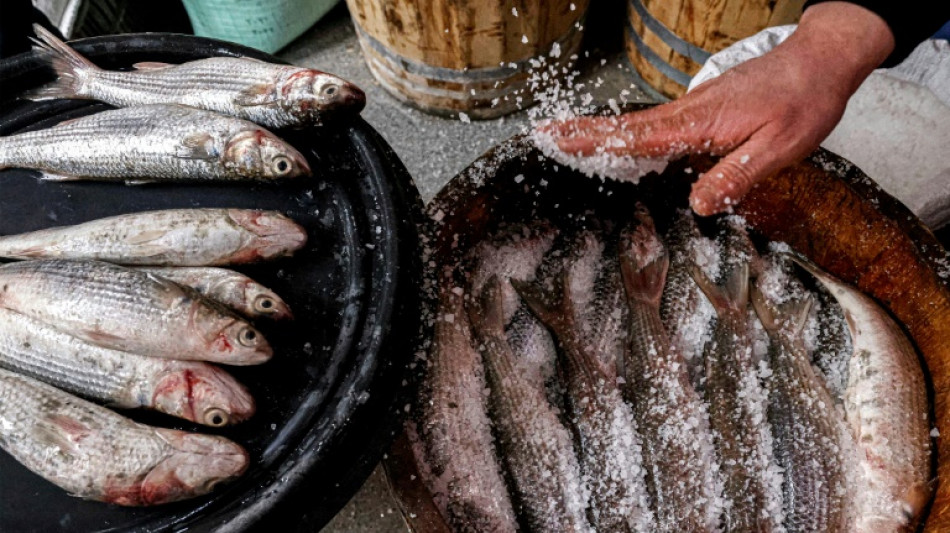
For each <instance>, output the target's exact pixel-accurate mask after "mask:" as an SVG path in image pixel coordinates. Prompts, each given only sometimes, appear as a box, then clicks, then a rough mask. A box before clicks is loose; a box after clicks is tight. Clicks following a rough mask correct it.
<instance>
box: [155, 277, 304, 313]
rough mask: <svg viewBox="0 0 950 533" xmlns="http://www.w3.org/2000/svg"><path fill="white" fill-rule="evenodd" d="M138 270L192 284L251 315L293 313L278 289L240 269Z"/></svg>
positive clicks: (211, 296)
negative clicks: (259, 281)
mask: <svg viewBox="0 0 950 533" xmlns="http://www.w3.org/2000/svg"><path fill="white" fill-rule="evenodd" d="M138 270H141V271H142V272H147V273H149V274H152V275H154V276H158V277H160V278H165V279H167V280H170V281H174V282H175V283H177V284H179V285H184V286H186V287H190V288H192V289H194V290H196V291H198V292H199V293H200V294H202V295H203V296H206V297H208V298H210V299H212V300H214V301H216V302H218V303H220V304H222V305H224V306H225V307H228V308H229V309H231V310H233V311H236V312H238V313H239V314H241V315H244V316H245V317H248V318H252V319H253V318H269V319H271V320H288V319H292V318H293V317H294V315H293V312H291V310H290V306H288V305H287V303H286V302H284V301H283V300H282V299H281V298H280V296H278V295H277V293H275V292H274V291H272V290H270V289H268V288H267V287H265V286H263V285H261V284H260V283H258V282H256V281H254V280H253V279H251V278H249V277H247V276H245V275H244V274H241V273H240V272H235V271H233V270H228V269H226V268H214V267H140V268H139V269H138Z"/></svg>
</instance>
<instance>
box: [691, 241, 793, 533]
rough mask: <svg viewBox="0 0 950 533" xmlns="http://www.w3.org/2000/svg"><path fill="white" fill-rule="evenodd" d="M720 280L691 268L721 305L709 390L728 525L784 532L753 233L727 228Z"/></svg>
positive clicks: (709, 353)
mask: <svg viewBox="0 0 950 533" xmlns="http://www.w3.org/2000/svg"><path fill="white" fill-rule="evenodd" d="M725 230H726V238H725V247H724V252H725V253H724V256H725V258H726V260H725V261H723V264H722V265H721V278H722V280H723V281H722V284H721V285H717V284H716V283H714V282H713V281H712V280H710V279H709V277H707V275H706V274H705V272H704V271H703V269H702V268H700V267H699V266H698V265H696V264H695V263H692V264H691V265H690V274H691V275H692V277H693V279H694V280H695V281H696V283H697V284H698V285H699V287H700V289H702V291H703V293H704V294H705V295H706V297H707V298H708V299H709V301H710V302H711V303H712V305H713V307H714V308H715V310H716V314H717V320H716V325H715V328H714V331H713V335H712V341H711V342H710V343H709V344H708V345H707V349H706V353H705V355H704V359H705V362H706V386H705V395H706V401H707V403H708V405H709V407H708V410H709V422H710V427H711V429H712V432H713V442H714V443H715V445H716V450H717V452H718V459H719V464H720V472H721V474H720V475H721V479H722V483H723V499H724V500H725V506H726V509H727V510H726V512H725V513H724V526H725V530H726V531H749V532H760V533H766V532H771V531H777V530H778V528H779V527H780V524H781V518H782V499H781V484H782V476H781V472H780V471H779V469H778V467H777V465H776V464H775V462H774V458H773V456H772V434H771V430H770V428H769V427H768V424H767V391H766V390H765V389H764V387H763V386H762V383H761V382H760V381H759V373H760V369H761V368H762V365H761V364H760V362H759V361H758V360H757V358H756V354H755V353H754V342H755V339H754V337H753V331H752V326H751V323H750V320H749V305H748V304H749V271H750V268H751V267H750V263H752V262H753V257H752V255H751V254H754V253H755V250H754V248H751V247H749V243H748V237H747V236H746V235H744V234H743V232H742V231H740V230H739V228H737V227H735V226H727V227H726V228H725Z"/></svg>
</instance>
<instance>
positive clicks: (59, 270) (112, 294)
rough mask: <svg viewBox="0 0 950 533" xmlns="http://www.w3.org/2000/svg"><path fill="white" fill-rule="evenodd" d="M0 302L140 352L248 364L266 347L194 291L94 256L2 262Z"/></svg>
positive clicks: (68, 330) (101, 341)
mask: <svg viewBox="0 0 950 533" xmlns="http://www.w3.org/2000/svg"><path fill="white" fill-rule="evenodd" d="M0 307H5V308H7V309H10V310H13V311H17V312H20V313H22V314H25V315H27V316H30V317H32V318H35V319H37V320H41V321H44V322H46V323H48V324H51V325H53V326H54V327H56V328H58V329H61V330H63V331H64V332H66V333H70V334H72V335H75V336H78V337H80V338H83V339H84V340H86V341H89V342H92V343H95V344H99V345H101V346H104V347H107V348H113V349H117V350H123V351H130V352H134V353H139V354H142V355H148V356H154V357H164V358H170V359H197V360H216V361H220V362H223V363H227V364H254V363H260V362H263V361H265V360H267V359H269V358H270V356H271V353H272V352H271V349H270V346H269V345H268V344H267V342H266V340H264V338H263V336H262V335H261V334H260V333H259V332H257V331H256V330H255V329H254V328H252V327H251V326H250V325H249V324H247V323H246V322H244V321H243V320H242V319H240V318H238V317H237V316H236V315H234V314H233V313H231V312H230V311H227V310H226V309H224V308H223V307H222V306H220V305H219V304H215V303H213V302H211V301H210V300H206V299H205V298H204V297H202V296H201V295H200V294H198V293H197V292H195V291H194V290H191V289H186V288H184V287H181V286H179V285H177V284H175V283H173V282H171V281H168V280H162V279H160V278H157V277H155V276H152V275H149V274H146V273H143V272H139V271H136V270H131V269H128V268H124V267H120V266H116V265H111V264H108V263H103V262H98V261H65V260H45V261H26V262H20V263H11V264H7V265H4V266H2V267H0Z"/></svg>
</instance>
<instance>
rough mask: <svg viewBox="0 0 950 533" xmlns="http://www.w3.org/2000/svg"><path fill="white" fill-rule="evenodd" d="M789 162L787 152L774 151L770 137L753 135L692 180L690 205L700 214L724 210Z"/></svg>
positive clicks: (790, 158)
mask: <svg viewBox="0 0 950 533" xmlns="http://www.w3.org/2000/svg"><path fill="white" fill-rule="evenodd" d="M792 162H793V157H791V154H776V150H775V146H774V143H773V142H772V139H771V138H769V137H766V136H754V137H752V138H750V139H749V140H748V141H746V142H745V143H744V144H742V145H740V146H739V147H738V148H736V149H735V150H733V151H732V152H730V153H729V154H728V155H726V156H725V157H723V158H722V159H720V160H719V162H718V163H717V164H716V165H715V166H714V167H712V168H711V169H710V170H709V172H706V173H705V174H703V175H702V176H701V177H700V178H699V180H698V181H697V182H696V183H694V184H693V190H692V192H691V193H690V196H689V203H690V206H692V208H693V211H695V212H696V214H697V215H700V216H710V215H715V214H717V213H721V212H723V211H726V210H728V209H729V208H730V207H732V206H733V205H735V204H736V203H738V202H739V200H740V199H742V197H743V196H745V195H746V193H747V192H749V190H750V189H751V188H752V187H753V186H754V185H755V184H756V183H758V182H760V181H762V180H764V179H765V178H767V177H768V176H770V175H771V174H772V173H773V172H776V171H778V170H779V169H781V168H783V167H785V166H786V165H788V164H790V163H792Z"/></svg>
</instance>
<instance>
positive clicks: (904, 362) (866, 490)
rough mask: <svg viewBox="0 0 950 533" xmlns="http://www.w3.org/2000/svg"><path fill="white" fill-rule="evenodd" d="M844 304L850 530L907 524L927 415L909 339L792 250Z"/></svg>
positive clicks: (924, 472) (919, 480)
mask: <svg viewBox="0 0 950 533" xmlns="http://www.w3.org/2000/svg"><path fill="white" fill-rule="evenodd" d="M786 257H788V258H789V259H791V260H792V261H794V262H795V263H797V264H798V265H800V266H801V267H802V268H804V269H805V270H806V271H807V272H809V273H810V274H811V275H812V276H814V277H815V278H816V279H817V280H818V281H819V282H820V283H821V284H822V285H823V286H824V287H825V288H826V289H827V290H828V292H830V293H831V295H832V296H833V297H834V298H835V299H836V300H837V302H838V304H839V305H840V306H841V308H842V310H843V311H844V315H845V318H846V320H847V322H848V329H849V332H850V335H851V342H852V345H853V350H854V352H853V353H852V355H851V357H850V359H849V360H848V382H847V387H846V389H845V420H846V423H847V424H848V426H849V428H850V431H851V435H852V437H853V439H854V442H855V445H856V446H857V453H856V455H857V457H858V460H859V471H860V475H859V476H857V480H855V482H854V483H853V488H852V498H853V500H852V503H851V505H853V506H854V512H853V519H854V521H855V522H854V523H853V524H852V525H851V529H850V531H861V532H868V533H877V532H885V531H905V530H906V531H910V530H913V528H914V527H915V526H916V523H917V521H918V519H919V518H920V515H921V513H922V512H923V510H924V508H925V507H926V505H927V503H928V502H929V501H930V497H931V491H932V487H931V484H930V470H931V468H930V466H931V454H932V453H933V450H932V449H931V439H930V432H931V420H930V407H929V403H928V401H927V386H926V382H925V378H924V372H923V368H922V366H921V363H920V359H919V357H918V355H917V352H916V350H915V349H914V346H913V344H911V342H910V340H909V339H908V338H907V336H906V335H905V334H904V332H903V331H902V330H901V327H900V326H899V325H898V324H897V322H895V321H894V319H893V318H891V317H890V315H889V314H888V313H887V311H885V310H884V309H883V308H881V306H880V305H878V304H877V303H876V302H875V301H874V300H872V299H871V298H870V297H869V296H867V295H865V294H863V293H861V292H860V291H858V290H857V289H855V288H854V287H851V286H850V285H847V284H845V283H844V282H842V281H841V280H839V279H837V278H834V277H833V276H831V275H830V274H828V273H827V272H825V271H823V270H822V269H821V268H820V267H818V266H817V265H815V264H814V263H813V262H811V261H810V260H808V259H806V258H805V257H802V256H800V255H798V254H786Z"/></svg>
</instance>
